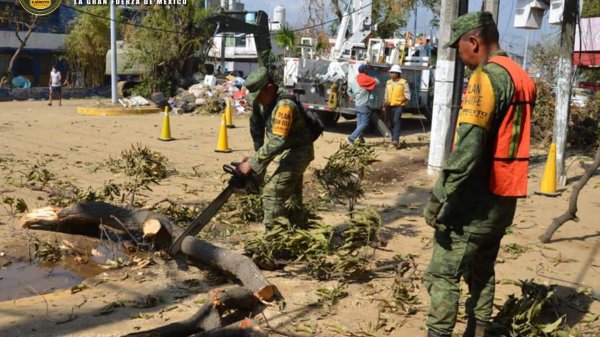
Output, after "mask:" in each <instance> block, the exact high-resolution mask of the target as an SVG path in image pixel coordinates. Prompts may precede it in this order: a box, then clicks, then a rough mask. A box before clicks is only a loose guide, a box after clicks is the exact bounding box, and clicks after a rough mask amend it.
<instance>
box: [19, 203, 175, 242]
mask: <svg viewBox="0 0 600 337" xmlns="http://www.w3.org/2000/svg"><path fill="white" fill-rule="evenodd" d="M19 224H20V225H21V227H23V228H30V229H43V230H52V231H58V232H64V233H73V234H86V235H95V236H97V235H98V233H99V226H100V225H103V226H106V227H110V228H112V229H114V230H115V231H117V232H119V233H126V232H129V233H130V234H133V235H137V236H140V235H142V236H143V237H144V239H153V240H154V243H155V247H156V248H158V249H162V248H167V247H168V246H169V245H170V244H171V240H172V238H173V235H174V234H173V229H174V228H175V227H174V225H173V223H172V222H171V220H170V219H169V218H168V217H167V216H165V215H163V214H160V213H155V212H152V211H149V210H145V209H135V210H131V209H126V208H122V207H118V206H115V205H111V204H108V203H105V202H101V201H97V202H96V201H95V202H88V203H76V204H73V205H71V206H69V207H66V208H61V207H52V206H49V207H44V208H38V209H34V210H33V211H31V212H28V213H26V214H25V215H23V216H22V217H21V219H20V220H19Z"/></svg>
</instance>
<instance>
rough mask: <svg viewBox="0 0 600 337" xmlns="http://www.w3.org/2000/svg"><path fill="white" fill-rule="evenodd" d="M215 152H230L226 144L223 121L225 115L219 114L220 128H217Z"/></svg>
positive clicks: (225, 130)
mask: <svg viewBox="0 0 600 337" xmlns="http://www.w3.org/2000/svg"><path fill="white" fill-rule="evenodd" d="M215 152H224V153H229V152H231V149H230V148H229V145H228V144H227V125H226V121H225V114H221V127H220V128H219V139H218V140H217V148H216V149H215Z"/></svg>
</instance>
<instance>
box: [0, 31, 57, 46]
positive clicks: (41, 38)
mask: <svg viewBox="0 0 600 337" xmlns="http://www.w3.org/2000/svg"><path fill="white" fill-rule="evenodd" d="M25 35H26V32H21V33H20V36H21V38H23V37H25ZM0 41H2V47H5V48H19V47H20V46H21V42H19V40H18V39H17V36H16V35H15V32H13V31H4V30H2V31H0ZM27 49H48V50H56V49H59V50H64V49H65V34H52V33H31V36H30V37H29V40H27V44H26V45H25V50H27Z"/></svg>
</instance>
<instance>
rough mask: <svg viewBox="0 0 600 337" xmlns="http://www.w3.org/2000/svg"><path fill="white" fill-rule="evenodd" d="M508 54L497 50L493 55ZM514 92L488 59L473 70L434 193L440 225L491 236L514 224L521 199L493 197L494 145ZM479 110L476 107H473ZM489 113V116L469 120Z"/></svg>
mask: <svg viewBox="0 0 600 337" xmlns="http://www.w3.org/2000/svg"><path fill="white" fill-rule="evenodd" d="M496 55H506V53H504V52H503V51H498V52H496V53H494V54H492V55H489V56H488V59H489V58H491V57H493V56H496ZM513 93H514V85H513V82H512V80H511V78H510V76H509V74H508V72H507V71H506V70H504V68H502V67H501V66H499V65H497V64H494V63H487V59H486V60H485V61H484V62H483V63H482V64H481V65H480V66H479V67H478V68H477V69H475V70H474V71H473V74H472V75H471V78H470V80H469V84H468V87H467V91H466V95H465V98H464V100H463V104H462V108H461V111H460V113H459V118H458V128H457V132H456V136H455V143H454V147H453V151H452V153H451V154H450V157H449V159H448V161H447V162H446V164H445V165H444V167H443V170H442V173H441V174H440V176H439V178H438V179H437V181H436V183H435V186H434V188H433V194H434V196H435V197H436V198H437V199H438V200H440V201H441V202H442V203H443V205H444V206H443V208H442V211H441V213H440V216H439V218H438V221H439V222H441V223H443V224H446V225H448V226H450V227H452V228H455V229H457V230H464V231H465V232H476V233H488V232H491V231H494V230H497V229H500V228H504V227H506V226H508V225H510V224H511V222H512V219H513V216H514V212H515V207H516V198H508V197H500V196H497V195H494V194H492V193H491V191H490V188H489V176H490V170H491V164H492V159H493V150H494V149H493V144H494V142H493V140H494V139H495V137H496V135H497V131H498V127H499V125H500V122H501V121H502V119H503V118H504V115H505V114H506V112H507V110H508V106H509V103H510V102H511V100H512V97H513ZM473 105H475V106H473ZM470 107H472V109H471V111H476V110H481V111H485V110H487V111H485V112H489V114H488V116H489V117H487V118H486V117H479V116H473V115H469V113H468V111H469V110H470V109H469V108H470Z"/></svg>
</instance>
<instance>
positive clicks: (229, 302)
mask: <svg viewBox="0 0 600 337" xmlns="http://www.w3.org/2000/svg"><path fill="white" fill-rule="evenodd" d="M258 305H260V303H259V302H258V299H257V298H256V297H254V294H253V293H252V291H250V290H248V289H246V288H244V287H240V286H231V287H227V288H220V289H213V290H211V291H209V292H208V298H207V301H206V302H205V303H204V304H203V305H202V306H201V307H200V309H198V311H196V313H195V314H194V315H192V316H191V317H190V318H188V319H186V320H183V321H180V322H175V323H171V324H168V325H165V326H161V327H158V328H155V329H151V330H147V331H142V332H136V333H132V334H128V335H126V336H124V337H179V336H182V337H183V336H189V335H191V334H194V333H197V332H200V331H211V330H214V329H218V328H221V315H222V314H223V313H224V312H225V311H227V310H233V309H238V310H247V311H251V310H254V309H255V308H256V307H257V306H258Z"/></svg>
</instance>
